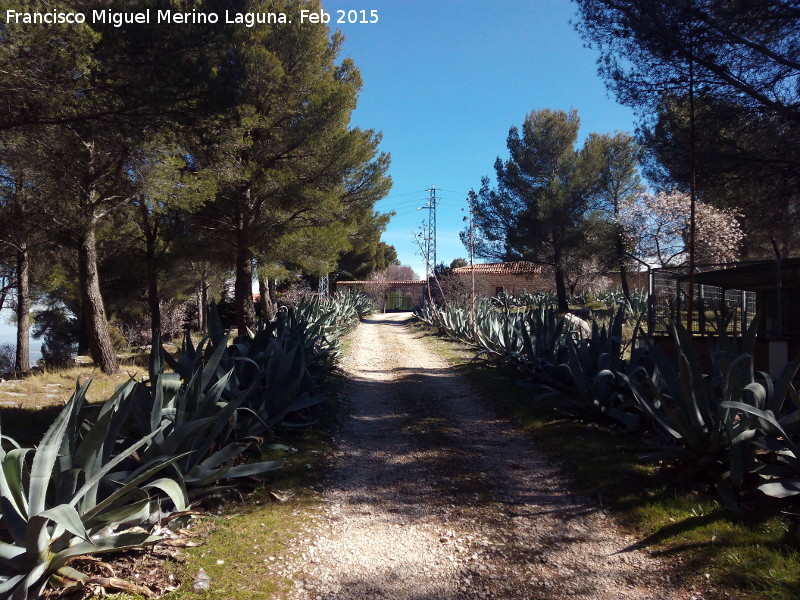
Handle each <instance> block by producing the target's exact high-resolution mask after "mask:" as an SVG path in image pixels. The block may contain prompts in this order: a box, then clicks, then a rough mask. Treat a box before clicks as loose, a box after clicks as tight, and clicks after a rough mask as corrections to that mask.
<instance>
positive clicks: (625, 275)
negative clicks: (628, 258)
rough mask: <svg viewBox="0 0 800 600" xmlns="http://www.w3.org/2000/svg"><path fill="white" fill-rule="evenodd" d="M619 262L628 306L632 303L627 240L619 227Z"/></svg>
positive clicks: (617, 235)
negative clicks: (626, 256)
mask: <svg viewBox="0 0 800 600" xmlns="http://www.w3.org/2000/svg"><path fill="white" fill-rule="evenodd" d="M615 237H616V240H615V241H616V246H617V260H618V261H619V283H620V285H621V286H622V295H623V296H625V300H627V301H628V304H630V302H631V290H630V287H629V285H628V269H627V266H626V265H625V240H624V238H623V234H622V226H621V225H617V231H616V236H615Z"/></svg>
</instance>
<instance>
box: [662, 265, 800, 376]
mask: <svg viewBox="0 0 800 600" xmlns="http://www.w3.org/2000/svg"><path fill="white" fill-rule="evenodd" d="M668 272H671V276H669V277H668V276H667V275H668ZM688 279H689V275H688V272H686V270H685V269H684V270H682V271H677V270H671V271H670V270H667V269H656V270H654V273H653V294H652V296H651V311H650V329H651V334H656V335H657V334H658V333H661V331H662V329H664V325H665V324H666V323H667V322H668V319H669V318H670V317H671V318H673V319H675V318H676V316H678V315H680V319H681V322H683V323H685V322H686V307H687V299H688ZM694 281H695V294H694V300H693V304H694V307H695V311H694V318H693V320H692V328H691V329H692V333H699V334H712V335H713V334H714V333H716V332H717V330H718V329H719V327H720V326H721V325H720V324H722V323H725V322H727V325H726V329H727V330H728V331H729V332H731V333H734V334H741V333H742V332H743V331H744V330H745V329H746V328H747V326H748V325H749V324H750V323H751V322H752V320H753V319H758V323H757V325H758V338H757V343H756V352H755V353H756V356H755V357H754V358H755V365H756V369H760V370H765V371H768V372H769V373H770V375H772V376H777V375H779V374H780V371H781V370H782V369H783V367H784V365H785V364H786V363H787V362H788V361H789V360H790V359H792V358H794V357H795V356H797V355H798V354H800V310H798V309H800V258H790V259H785V260H781V261H774V260H770V261H752V262H740V263H729V264H725V265H706V266H701V267H699V272H697V271H696V272H695V274H694Z"/></svg>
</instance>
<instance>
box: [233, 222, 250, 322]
mask: <svg viewBox="0 0 800 600" xmlns="http://www.w3.org/2000/svg"><path fill="white" fill-rule="evenodd" d="M236 241H237V248H236V282H235V283H234V287H233V293H234V305H235V307H236V327H237V329H238V330H239V335H247V329H248V328H252V327H253V326H254V325H255V323H256V309H255V306H253V254H252V252H251V251H250V236H249V232H248V231H247V229H246V228H244V227H243V228H241V229H239V231H238V233H237V240H236Z"/></svg>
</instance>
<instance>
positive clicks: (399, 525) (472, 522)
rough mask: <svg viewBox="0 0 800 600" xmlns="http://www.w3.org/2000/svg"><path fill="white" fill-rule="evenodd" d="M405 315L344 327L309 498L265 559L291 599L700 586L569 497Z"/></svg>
mask: <svg viewBox="0 0 800 600" xmlns="http://www.w3.org/2000/svg"><path fill="white" fill-rule="evenodd" d="M408 316H409V315H408V314H407V313H406V314H391V315H377V316H375V317H373V318H372V319H368V320H367V321H366V322H364V323H362V324H361V325H360V326H359V328H358V329H357V331H356V333H355V334H354V340H353V349H352V351H351V352H350V353H349V356H348V358H347V359H346V360H345V362H344V364H343V365H342V368H343V370H344V371H345V374H346V375H347V377H348V379H349V384H348V387H347V390H346V396H347V404H346V408H347V410H346V413H347V414H346V416H345V417H344V419H343V422H342V425H341V428H340V430H339V432H338V434H337V438H336V441H337V451H336V454H335V459H334V465H333V468H332V470H331V472H330V475H329V477H328V481H327V484H326V486H325V491H324V492H323V495H322V498H323V509H322V511H321V512H320V513H319V514H316V515H314V516H312V517H311V519H312V520H311V525H310V526H309V529H308V531H307V532H305V533H304V534H303V536H302V538H301V539H299V540H297V543H296V547H298V548H301V550H298V554H297V555H295V556H293V557H286V559H285V560H282V561H281V563H282V564H281V566H280V567H276V570H278V572H279V573H282V574H283V575H286V576H292V575H293V576H294V580H295V589H294V591H293V595H292V597H293V598H296V599H298V600H308V599H311V600H333V599H336V600H350V599H352V600H355V599H366V598H372V599H378V598H381V599H384V598H385V599H394V600H423V599H426V600H428V599H430V600H433V599H442V600H444V599H456V598H459V599H468V598H503V599H520V600H522V599H531V600H534V599H545V598H547V599H551V598H552V599H556V598H581V599H592V600H605V599H608V600H610V599H615V600H616V599H634V598H635V599H637V600H644V599H664V600H667V599H669V600H679V599H683V600H689V599H696V600H700V599H701V598H702V596H701V595H700V594H699V593H697V592H692V591H690V590H685V589H677V588H676V587H675V586H674V584H673V582H671V581H670V577H669V575H667V573H668V572H671V571H670V569H667V568H666V567H665V565H664V564H662V563H660V562H659V561H658V560H657V559H655V558H652V557H650V556H649V555H647V554H646V553H644V552H642V551H639V550H631V549H630V547H631V545H632V544H633V540H630V539H626V538H625V537H623V536H621V535H620V534H619V533H618V532H617V531H615V529H614V526H613V523H611V522H610V518H607V517H606V515H605V514H604V513H603V511H602V510H601V509H599V508H598V507H597V506H595V505H594V504H592V503H589V502H587V501H586V499H584V498H580V497H576V496H573V495H571V494H570V493H569V485H568V484H567V482H566V481H565V479H564V478H563V476H562V475H560V474H559V473H558V471H557V470H555V469H554V468H552V467H551V466H549V465H548V464H547V461H545V460H543V459H542V457H541V456H540V455H539V454H538V453H537V452H536V450H535V449H534V448H533V447H532V444H531V442H530V441H529V440H528V439H526V438H525V437H524V436H523V435H521V434H519V433H517V432H514V431H513V430H511V428H510V426H509V425H508V424H507V423H506V422H504V421H502V420H500V419H498V418H496V417H495V416H493V415H492V414H491V413H490V412H489V410H488V409H487V408H486V407H485V406H484V404H483V403H482V402H481V401H479V400H478V399H476V398H475V397H474V395H473V394H472V392H471V391H470V388H469V386H468V385H467V383H466V382H465V381H464V380H463V379H461V378H459V377H458V376H457V375H455V374H454V371H453V369H452V368H450V367H449V365H448V363H447V362H446V361H445V360H444V359H442V358H441V357H440V356H438V355H437V354H436V353H435V352H433V351H432V350H431V349H430V348H429V347H428V346H427V345H426V344H425V342H424V341H423V340H421V339H419V335H418V334H415V333H414V332H413V331H412V329H411V328H410V327H409V326H408V325H407V323H406V322H405V321H406V320H407V319H408Z"/></svg>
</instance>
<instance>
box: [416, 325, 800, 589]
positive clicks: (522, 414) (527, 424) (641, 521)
mask: <svg viewBox="0 0 800 600" xmlns="http://www.w3.org/2000/svg"><path fill="white" fill-rule="evenodd" d="M418 327H419V329H418V331H419V335H421V336H423V337H424V338H425V339H426V340H428V341H429V342H430V344H431V346H432V347H433V348H435V349H436V350H437V351H438V352H439V353H440V354H441V355H443V356H444V357H445V358H446V359H448V360H449V361H450V362H451V364H453V366H454V368H456V369H457V370H458V371H459V372H461V373H462V374H463V375H464V376H466V377H468V378H469V379H470V381H471V382H472V384H473V385H474V386H475V387H476V388H477V389H478V390H479V391H480V392H481V393H482V394H483V395H484V396H486V397H487V398H489V399H490V400H491V401H493V404H494V405H495V406H496V407H497V409H498V410H499V412H501V413H502V414H504V415H505V416H506V417H507V418H509V419H511V420H512V421H514V422H515V423H516V424H518V425H519V426H520V427H521V428H523V429H524V430H526V431H527V432H528V434H529V435H530V437H531V438H532V439H533V441H534V443H535V444H536V446H537V448H538V449H539V450H540V451H541V452H543V453H544V454H545V455H546V456H548V457H550V458H551V459H552V460H554V461H558V462H559V463H560V464H562V465H563V468H564V469H565V471H566V472H567V473H568V474H569V475H570V476H571V478H572V480H573V485H574V486H575V487H574V491H575V493H579V494H583V495H586V496H589V497H591V498H594V499H596V501H597V502H598V503H601V504H602V505H603V506H604V507H605V508H606V509H608V510H609V511H610V512H611V513H612V514H613V515H614V517H615V520H616V521H617V523H619V524H620V526H621V527H622V528H623V530H624V531H626V532H627V533H629V534H632V535H633V536H634V537H635V538H636V539H637V540H641V541H642V543H643V544H644V545H645V546H646V547H647V548H648V549H650V551H651V552H654V553H656V554H660V555H663V556H664V557H666V558H667V560H669V561H671V562H672V564H678V563H680V568H679V570H680V571H681V572H686V573H688V574H690V575H689V577H690V579H689V580H690V581H693V582H698V581H702V580H703V579H705V574H706V573H707V574H708V575H709V580H710V581H711V582H712V583H713V585H714V587H715V588H717V589H719V590H723V591H727V592H728V593H730V594H732V595H733V597H735V598H740V599H748V600H756V599H764V600H767V599H768V600H796V599H797V598H798V597H800V553H799V552H798V549H799V548H800V543H799V542H800V539H799V537H798V532H799V531H800V530H799V529H798V526H797V519H796V517H793V516H791V515H786V514H784V513H782V512H781V510H779V509H769V510H766V509H762V510H761V511H760V512H757V513H754V514H749V515H747V516H746V517H743V518H736V517H734V516H732V515H731V514H730V513H729V512H727V511H726V510H724V509H723V508H722V507H721V506H720V505H719V504H718V503H717V501H716V500H715V498H714V495H713V493H712V492H711V491H710V490H709V489H708V488H707V487H706V486H705V485H702V484H700V485H698V484H697V483H696V482H695V483H691V482H682V481H681V480H680V478H679V477H676V476H675V475H676V474H674V473H669V472H663V471H659V470H657V469H656V468H654V467H653V466H652V465H646V464H642V463H640V462H639V461H638V460H637V459H636V455H635V451H636V449H637V444H638V441H639V439H638V437H637V436H635V435H622V434H620V432H618V431H612V430H609V429H606V428H603V427H600V426H598V425H596V424H593V423H584V422H579V421H576V420H573V419H570V418H568V417H567V416H566V415H563V414H560V413H558V412H557V411H556V410H555V409H554V407H553V405H552V404H549V403H546V402H537V401H536V400H534V398H533V392H532V391H531V390H530V389H526V388H523V387H521V386H520V385H519V381H518V380H517V379H516V378H514V377H513V376H510V375H504V374H503V373H501V372H500V371H499V370H498V369H496V368H494V367H491V366H488V365H486V364H485V363H483V362H477V361H475V362H472V358H473V356H474V354H475V351H474V350H472V349H470V348H469V347H468V346H466V345H464V344H461V343H459V342H454V341H452V340H448V339H446V338H443V337H439V336H436V335H434V334H432V333H430V331H429V330H428V329H427V328H426V327H425V326H424V325H422V324H420V325H418Z"/></svg>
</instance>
